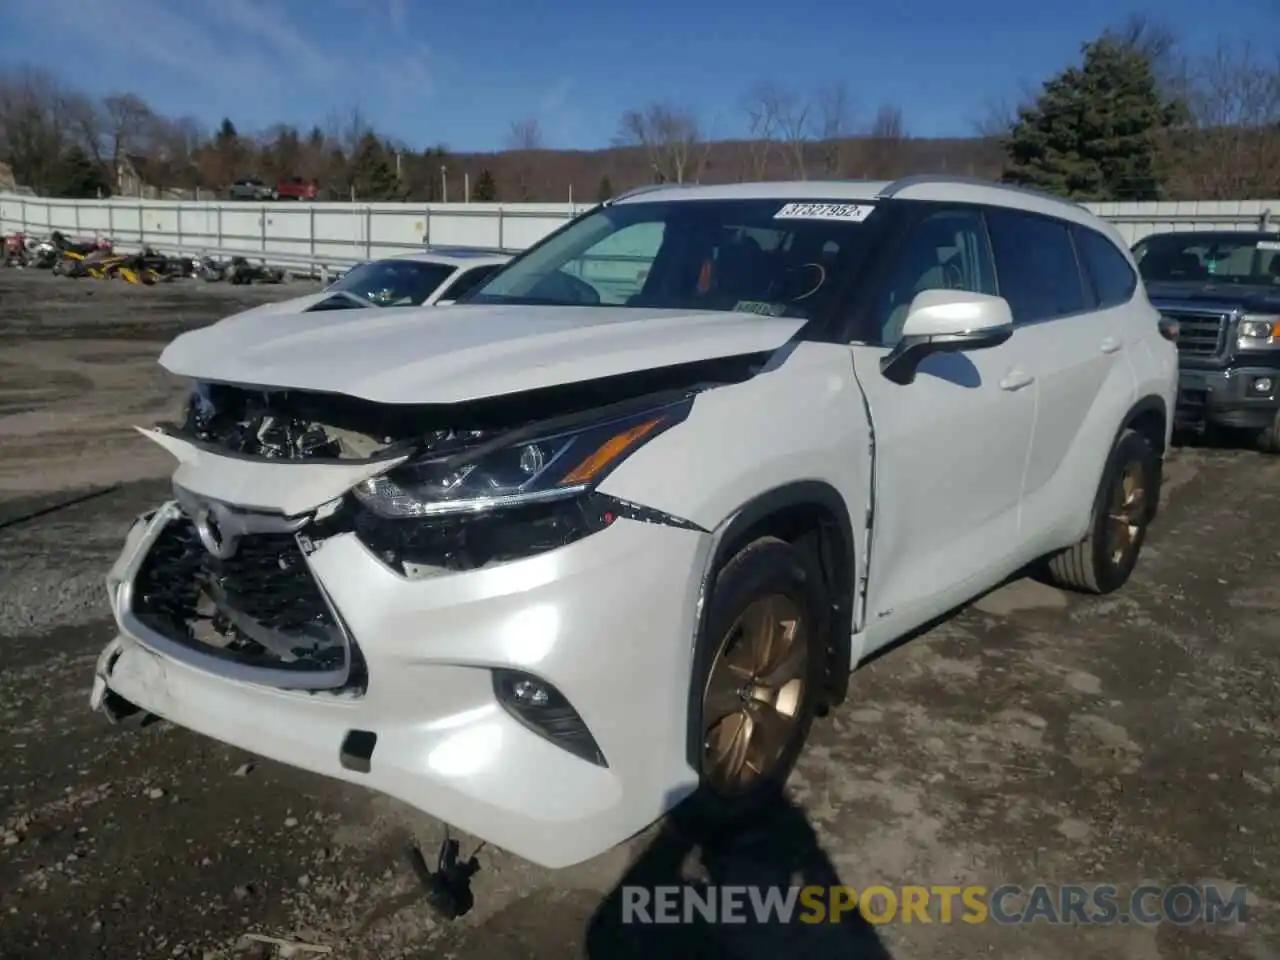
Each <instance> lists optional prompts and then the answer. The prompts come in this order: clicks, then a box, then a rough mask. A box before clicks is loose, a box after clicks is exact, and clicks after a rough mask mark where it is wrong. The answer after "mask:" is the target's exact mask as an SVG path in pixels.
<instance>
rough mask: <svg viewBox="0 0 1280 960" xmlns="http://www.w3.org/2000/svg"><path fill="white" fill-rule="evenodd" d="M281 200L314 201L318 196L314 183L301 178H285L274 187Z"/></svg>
mask: <svg viewBox="0 0 1280 960" xmlns="http://www.w3.org/2000/svg"><path fill="white" fill-rule="evenodd" d="M276 193H277V194H278V195H279V196H280V199H281V200H314V199H316V196H317V195H318V194H319V189H318V187H317V185H316V183H315V182H314V181H312V180H304V179H303V178H302V177H285V178H284V179H283V180H281V181H280V184H279V185H278V186H277V187H276Z"/></svg>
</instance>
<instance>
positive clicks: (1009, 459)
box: [852, 206, 1035, 651]
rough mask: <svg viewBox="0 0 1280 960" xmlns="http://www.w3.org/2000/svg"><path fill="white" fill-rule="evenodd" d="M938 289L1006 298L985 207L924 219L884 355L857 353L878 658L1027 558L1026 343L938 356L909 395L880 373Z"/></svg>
mask: <svg viewBox="0 0 1280 960" xmlns="http://www.w3.org/2000/svg"><path fill="white" fill-rule="evenodd" d="M930 289H953V290H967V291H971V292H974V293H986V294H995V293H996V292H997V283H996V274H995V267H994V263H993V258H992V253H991V247H990V243H989V241H988V237H987V233H986V229H985V226H984V223H983V215H982V211H981V210H980V209H978V208H972V207H969V208H965V207H960V208H948V207H938V206H931V207H929V208H926V209H925V210H924V211H923V212H922V214H921V215H920V218H919V219H918V220H916V222H915V223H914V224H913V225H912V226H911V227H910V228H909V229H908V230H907V232H906V233H905V235H904V236H903V238H902V240H901V241H900V243H899V245H898V247H897V250H896V251H895V253H894V254H893V255H892V257H891V258H890V260H889V262H888V268H887V272H886V274H885V279H884V281H883V287H882V289H881V290H880V291H879V293H878V295H877V298H876V301H875V304H874V308H873V322H872V323H871V324H870V325H869V326H870V327H871V329H870V330H868V331H867V332H868V333H869V334H870V335H871V336H872V337H873V338H874V339H875V340H877V341H878V345H876V346H854V347H852V353H853V364H854V370H855V372H856V374H857V377H858V382H859V384H860V385H861V387H862V390H863V393H864V395H865V396H866V398H867V403H868V405H869V406H870V414H871V420H872V423H873V424H874V426H875V478H874V482H875V491H874V496H875V502H874V505H873V517H874V524H873V528H872V534H871V539H872V543H871V557H870V564H869V572H870V576H869V579H868V583H867V588H866V589H867V597H866V606H865V619H864V623H865V629H866V635H867V650H868V651H870V650H872V649H874V648H875V647H878V646H880V645H882V644H883V643H885V642H887V641H889V640H892V639H893V638H895V637H896V636H899V635H901V633H902V632H903V631H904V630H908V629H911V628H913V627H914V626H917V625H918V624H919V623H921V622H923V621H924V620H927V619H929V618H931V617H933V616H937V615H938V614H940V613H942V612H945V611H946V610H947V609H950V608H951V607H953V606H954V605H956V604H957V603H959V602H961V601H962V600H964V599H967V597H968V596H970V595H971V594H972V593H973V592H974V591H975V590H980V589H982V588H983V587H984V586H989V585H990V581H991V580H992V578H993V577H994V578H995V579H999V577H1001V576H1003V575H1004V571H1005V569H1006V568H1007V567H1008V566H1009V564H1010V563H1011V562H1012V560H1011V558H1012V557H1014V556H1015V555H1016V554H1017V552H1018V542H1019V541H1018V503H1019V496H1020V494H1021V490H1022V474H1023V469H1024V466H1025V464H1026V459H1027V453H1028V450H1029V448H1030V445H1031V436H1032V428H1033V424H1034V420H1035V386H1034V381H1033V380H1032V379H1031V378H1030V377H1028V376H1027V375H1026V374H1025V372H1024V370H1023V366H1024V364H1023V347H1022V345H1020V344H1019V343H1018V335H1017V334H1015V335H1014V336H1013V337H1012V338H1010V339H1009V340H1008V341H1006V342H1005V343H1004V344H1002V345H1000V346H997V347H993V348H990V349H986V350H974V351H969V352H965V353H950V354H947V353H938V354H933V355H931V356H929V357H927V358H925V360H924V361H923V362H922V363H921V365H920V367H919V371H918V373H917V376H916V378H915V380H914V381H913V382H912V383H909V384H905V385H903V384H896V383H893V382H891V381H890V380H888V379H886V378H885V377H884V376H883V375H882V374H881V372H880V360H881V358H882V357H884V356H885V354H887V353H888V352H889V349H890V348H891V347H892V346H893V344H894V343H895V342H896V341H897V340H898V338H899V336H900V333H901V330H902V324H903V321H904V320H905V319H906V314H907V308H908V307H909V306H910V303H911V300H912V298H913V297H914V296H915V295H916V294H918V293H920V292H921V291H922V290H930ZM975 584H977V586H974V585H975Z"/></svg>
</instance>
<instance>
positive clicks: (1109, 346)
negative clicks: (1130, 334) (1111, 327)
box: [1102, 337, 1124, 353]
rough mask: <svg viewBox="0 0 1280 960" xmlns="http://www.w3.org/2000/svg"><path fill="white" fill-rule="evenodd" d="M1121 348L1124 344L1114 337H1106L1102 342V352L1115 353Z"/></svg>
mask: <svg viewBox="0 0 1280 960" xmlns="http://www.w3.org/2000/svg"><path fill="white" fill-rule="evenodd" d="M1122 346H1124V344H1122V343H1121V342H1120V341H1119V340H1117V339H1116V338H1115V337H1107V338H1106V339H1105V340H1103V341H1102V352H1103V353H1115V352H1116V351H1117V350H1119V349H1120V348H1121V347H1122Z"/></svg>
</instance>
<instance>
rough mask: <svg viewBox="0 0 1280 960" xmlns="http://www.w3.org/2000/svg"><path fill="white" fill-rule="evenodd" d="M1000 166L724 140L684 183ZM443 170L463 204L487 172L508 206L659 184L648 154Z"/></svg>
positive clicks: (573, 155) (990, 147)
mask: <svg viewBox="0 0 1280 960" xmlns="http://www.w3.org/2000/svg"><path fill="white" fill-rule="evenodd" d="M672 149H674V148H672ZM658 152H661V151H660V150H658ZM657 159H658V160H659V161H660V160H661V158H657ZM1002 159H1003V154H1002V152H1001V150H1000V148H999V146H998V144H996V143H995V142H993V141H991V140H985V139H975V138H954V139H915V138H903V139H894V140H883V139H880V140H877V139H870V138H865V137H858V138H850V139H847V140H840V141H818V142H807V143H805V144H803V145H795V146H792V145H790V144H781V143H766V142H762V141H748V140H724V141H716V142H713V143H709V144H698V145H695V146H693V147H692V148H690V150H689V157H688V161H687V167H686V174H685V179H686V180H689V181H692V180H698V181H701V182H703V183H733V182H738V181H743V180H786V179H811V180H818V179H862V178H867V179H890V178H893V177H899V176H905V175H907V174H911V173H952V174H960V175H965V176H978V177H991V178H995V177H997V176H999V173H1000V168H1001V161H1002ZM446 163H447V176H448V180H449V183H450V188H449V189H450V199H456V198H459V197H460V195H461V194H460V191H461V187H462V183H461V180H462V178H463V174H464V173H465V174H467V175H469V178H470V182H471V184H472V186H473V187H474V185H475V183H476V181H477V179H478V178H479V176H480V173H481V171H482V170H486V169H487V170H489V172H490V173H491V174H492V175H493V178H494V181H495V185H496V187H497V194H498V196H497V199H499V200H503V201H508V202H519V201H522V200H547V201H555V200H566V199H568V197H569V190H570V187H572V189H573V199H574V200H575V201H578V202H583V203H589V202H592V201H594V200H596V199H597V198H598V196H599V195H600V193H601V191H602V187H603V188H605V190H606V191H607V192H613V193H617V192H619V191H621V190H626V189H629V188H631V187H635V186H640V185H642V184H647V183H653V182H655V180H656V179H657V177H656V176H655V173H654V166H655V157H654V156H653V152H652V151H648V150H645V149H644V148H640V147H612V148H608V149H604V150H525V151H516V150H507V151H501V152H495V153H453V154H450V155H449V156H448V157H447V161H446ZM662 165H664V166H665V164H662ZM801 169H803V175H801V172H800V171H801ZM454 191H458V193H457V194H455V193H454Z"/></svg>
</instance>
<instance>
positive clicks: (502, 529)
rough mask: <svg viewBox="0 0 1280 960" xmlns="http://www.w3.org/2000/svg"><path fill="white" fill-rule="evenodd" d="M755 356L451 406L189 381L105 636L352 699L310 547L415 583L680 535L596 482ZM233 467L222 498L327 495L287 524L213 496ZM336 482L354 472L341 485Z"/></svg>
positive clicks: (740, 373) (344, 636)
mask: <svg viewBox="0 0 1280 960" xmlns="http://www.w3.org/2000/svg"><path fill="white" fill-rule="evenodd" d="M765 360H766V357H764V356H760V355H753V356H748V357H736V358H728V359H720V360H716V361H703V362H700V363H696V364H688V365H685V366H683V367H670V368H665V369H663V370H659V371H648V372H646V373H644V374H639V375H636V374H631V375H626V376H620V377H613V378H608V379H607V380H599V381H593V382H588V383H583V384H576V385H571V386H564V387H557V388H554V389H548V390H540V391H537V392H530V393H525V394H519V395H511V396H506V397H500V398H491V399H487V400H482V401H472V402H468V403H464V404H455V405H420V406H418V405H415V406H407V405H387V404H377V403H373V402H370V401H365V400H359V399H356V398H352V397H346V396H341V395H335V394H318V393H314V392H307V391H298V390H264V389H261V388H257V387H242V386H235V385H230V384H215V383H198V384H196V385H195V387H194V388H193V390H192V392H191V394H190V396H189V398H188V401H187V404H186V408H185V411H184V416H183V418H182V420H181V422H179V423H172V424H164V425H161V426H160V427H159V428H158V434H157V435H156V439H157V440H160V441H161V442H165V444H166V446H170V445H171V444H181V445H183V446H184V448H185V447H187V446H189V447H190V448H193V449H194V450H196V451H199V453H198V456H197V457H196V458H195V459H194V460H193V461H188V462H186V463H184V466H183V468H182V469H180V470H179V472H178V474H176V475H175V483H174V489H175V500H174V501H173V502H171V503H169V504H167V505H166V506H165V507H164V508H163V509H162V510H161V511H159V512H158V513H157V514H156V515H155V516H154V517H152V518H150V519H149V520H148V521H147V532H146V535H145V538H144V542H143V543H141V544H140V545H139V546H138V548H137V549H136V552H135V554H134V556H133V557H132V558H131V560H130V562H129V564H128V569H127V570H124V571H119V572H117V574H116V575H115V576H116V580H117V581H118V586H117V587H115V588H114V590H115V597H116V604H117V610H118V615H119V616H120V619H121V623H122V626H123V627H124V628H125V630H126V632H127V633H129V634H131V635H133V636H135V637H137V638H138V639H139V640H140V641H141V642H143V643H144V644H145V645H147V646H149V647H151V648H152V649H154V650H156V652H159V653H162V654H165V655H168V656H171V657H173V658H175V659H178V660H180V661H183V662H186V663H188V664H191V665H194V666H198V667H200V668H201V669H203V670H206V671H209V672H213V673H217V674H221V675H224V676H227V677H230V678H233V679H237V680H241V681H248V682H254V683H261V684H267V685H271V686H276V687H280V688H285V689H293V690H309V691H320V690H326V691H349V692H352V693H354V694H357V695H358V694H359V693H360V692H361V691H363V689H364V687H365V684H366V682H367V677H366V675H365V670H364V663H363V660H362V658H361V656H360V650H359V647H358V645H357V643H356V642H355V639H354V638H353V637H352V636H351V635H350V632H349V630H348V629H347V627H346V626H345V624H344V622H343V619H342V616H341V612H340V611H339V610H337V609H335V607H334V605H333V604H332V603H331V601H330V598H329V596H328V594H327V593H326V591H325V589H324V587H323V585H322V583H321V582H320V580H319V579H318V578H317V577H316V576H315V574H314V571H313V569H312V564H311V560H310V558H311V557H312V556H313V555H314V554H315V552H316V551H317V550H320V549H322V548H323V545H324V544H325V542H326V541H328V540H330V539H331V538H334V537H338V536H343V535H352V536H354V537H356V538H357V539H358V540H359V542H360V543H362V544H363V545H364V546H365V548H366V549H367V550H368V552H369V553H370V554H372V555H373V556H375V557H377V558H378V560H379V561H381V562H382V563H383V564H384V565H385V566H386V567H387V568H389V569H390V570H391V571H393V572H394V573H395V574H396V575H397V576H400V577H404V578H406V579H411V580H416V579H424V578H430V577H435V576H439V575H442V574H447V573H457V572H463V571H469V570H477V569H482V568H484V567H487V566H490V565H493V564H498V563H505V562H510V561H513V560H519V559H524V558H527V557H531V556H535V555H537V554H539V553H542V552H545V551H548V550H553V549H556V548H558V547H562V546H566V545H568V544H570V543H573V542H574V541H576V540H579V539H581V538H583V537H585V536H587V535H589V534H591V533H593V532H596V531H599V530H602V529H604V528H605V527H607V526H609V525H610V524H612V523H614V522H616V521H617V520H619V519H623V518H627V519H633V520H640V521H643V522H652V523H663V524H668V525H674V526H687V527H692V526H693V525H692V524H688V523H687V522H686V521H683V520H681V519H679V518H676V517H671V516H667V515H666V514H662V513H660V512H658V511H655V510H651V509H647V508H645V507H642V506H639V505H636V504H631V503H627V502H623V501H619V500H617V499H615V498H612V497H609V496H607V495H604V494H601V493H600V492H599V491H598V490H597V487H598V486H599V484H600V482H601V481H602V480H603V479H604V477H605V476H607V475H608V474H609V472H610V471H611V470H613V469H614V467H616V466H617V465H619V464H620V463H621V462H622V461H623V460H624V459H625V458H626V457H627V456H629V455H630V454H631V453H633V452H634V451H635V450H636V449H638V448H639V447H640V446H642V445H644V444H646V443H648V442H650V441H652V440H653V439H655V438H656V437H658V436H660V435H662V434H663V433H664V432H666V431H667V430H669V429H670V428H672V427H674V426H676V425H677V424H679V423H680V422H682V421H683V420H684V419H685V418H686V417H687V416H688V414H689V412H690V410H691V408H692V405H693V402H694V398H695V397H696V396H697V394H699V393H700V392H702V391H704V390H707V389H710V388H714V387H717V386H721V385H725V384H728V383H734V382H740V381H742V380H745V379H748V378H749V377H751V376H754V375H755V373H756V372H758V371H759V370H760V369H761V366H762V364H763V363H764V361H765ZM170 448H171V449H175V447H173V446H171V447H170ZM362 465H363V466H362ZM232 469H237V470H241V471H249V473H247V474H243V475H242V476H241V477H240V478H239V480H238V482H237V484H236V485H235V486H236V487H237V489H245V490H249V489H252V490H254V491H255V492H256V491H258V490H261V489H263V488H264V487H268V486H271V485H272V484H277V483H280V482H281V481H280V480H279V479H278V478H279V476H280V475H281V471H283V472H284V474H285V475H286V476H287V477H297V478H298V479H299V480H302V479H303V475H301V474H294V473H292V471H306V476H312V475H313V474H314V472H316V471H327V472H332V473H333V474H334V475H335V476H338V477H339V482H338V485H337V486H336V487H335V488H334V489H333V492H332V495H330V494H326V495H325V498H324V499H323V500H322V501H320V502H311V501H306V500H304V501H302V502H304V503H307V506H306V508H305V509H303V510H301V511H284V510H279V509H276V510H272V509H270V508H269V506H264V505H263V503H262V501H258V502H257V503H258V505H257V506H255V507H253V508H248V507H246V506H245V505H244V502H243V501H241V502H235V501H231V500H230V499H229V498H228V499H224V498H223V497H222V496H221V495H220V494H221V492H222V488H220V486H219V483H218V479H217V476H216V475H217V474H218V473H219V471H222V472H229V471H231V470H232ZM352 469H359V470H360V472H359V473H358V474H351V473H348V472H344V470H346V471H350V470H352ZM269 474H270V478H269V477H268V475H269ZM357 476H358V477H360V478H361V479H358V480H355V481H354V482H353V480H352V478H353V477H357ZM268 480H270V482H268ZM196 481H198V482H196ZM286 482H287V481H286ZM317 496H318V494H317ZM265 499H267V500H269V499H270V498H265ZM312 500H314V497H313V498H312ZM135 539H136V538H135Z"/></svg>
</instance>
